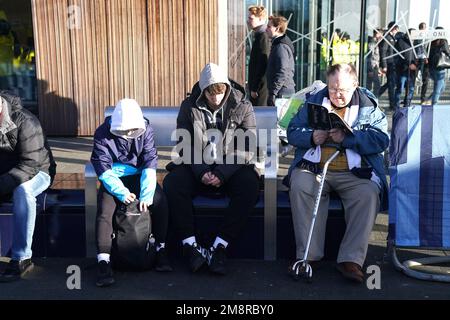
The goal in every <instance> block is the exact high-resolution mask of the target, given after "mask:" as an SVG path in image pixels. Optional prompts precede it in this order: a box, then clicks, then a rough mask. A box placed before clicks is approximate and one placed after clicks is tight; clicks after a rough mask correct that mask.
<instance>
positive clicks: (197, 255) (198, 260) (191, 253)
mask: <svg viewBox="0 0 450 320" xmlns="http://www.w3.org/2000/svg"><path fill="white" fill-rule="evenodd" d="M183 254H184V256H185V257H187V258H188V259H189V268H190V269H191V271H192V272H196V271H197V270H198V269H200V268H201V266H202V265H203V264H204V263H205V262H206V257H205V256H206V254H205V252H204V250H203V249H202V247H200V246H199V245H198V244H197V243H194V244H193V245H189V244H185V245H184V246H183Z"/></svg>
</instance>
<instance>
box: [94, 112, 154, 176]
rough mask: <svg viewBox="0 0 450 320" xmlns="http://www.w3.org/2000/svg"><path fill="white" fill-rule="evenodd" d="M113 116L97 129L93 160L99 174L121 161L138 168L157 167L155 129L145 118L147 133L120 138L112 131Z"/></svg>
mask: <svg viewBox="0 0 450 320" xmlns="http://www.w3.org/2000/svg"><path fill="white" fill-rule="evenodd" d="M110 128H111V117H107V118H106V119H105V122H104V123H103V124H102V125H100V126H99V127H98V128H97V130H95V135H94V149H93V151H92V156H91V162H92V165H93V166H94V169H95V172H96V173H97V176H99V177H100V176H101V175H102V174H103V173H104V172H105V171H107V170H110V169H112V165H113V163H121V164H126V165H130V166H133V167H135V168H138V169H147V168H151V169H155V170H156V168H157V165H158V155H157V151H156V147H155V142H154V133H153V129H152V127H151V126H150V124H149V122H148V120H147V119H145V133H144V134H143V135H141V136H140V137H138V138H136V139H132V140H128V139H124V138H120V137H118V136H115V135H113V134H112V133H111V132H110Z"/></svg>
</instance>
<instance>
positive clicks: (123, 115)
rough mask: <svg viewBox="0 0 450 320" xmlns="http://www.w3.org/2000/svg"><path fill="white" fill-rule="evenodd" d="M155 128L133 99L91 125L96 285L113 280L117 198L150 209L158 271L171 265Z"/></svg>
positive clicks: (120, 102)
mask: <svg viewBox="0 0 450 320" xmlns="http://www.w3.org/2000/svg"><path fill="white" fill-rule="evenodd" d="M157 161H158V156H157V150H156V146H155V143H154V133H153V129H152V127H151V126H150V123H149V121H148V120H147V119H145V118H144V116H143V114H142V110H141V108H140V106H139V104H138V103H137V102H136V101H135V100H133V99H122V100H120V101H119V102H118V103H117V105H116V107H115V109H114V112H113V114H112V116H110V117H107V118H106V119H105V122H104V123H103V124H102V125H100V126H99V127H98V128H97V130H96V131H95V135H94V148H93V150H92V155H91V162H92V165H93V166H94V169H95V172H96V173H97V176H98V178H99V180H100V182H101V187H100V190H99V197H98V199H99V206H98V207H99V210H98V212H97V221H96V241H97V260H98V274H97V282H96V284H97V286H100V287H102V286H108V285H111V284H113V283H114V278H113V273H112V268H111V264H110V254H111V245H112V238H111V235H112V234H113V227H112V221H113V215H114V212H115V210H116V206H117V205H118V204H120V203H125V204H130V203H131V202H133V201H136V200H138V201H139V205H138V206H139V210H140V211H145V210H147V209H149V210H150V211H151V213H152V232H153V234H154V236H155V240H156V243H157V246H156V250H157V254H156V264H155V269H156V270H157V271H171V270H172V268H171V266H170V264H169V260H168V258H167V254H166V251H165V238H166V233H167V224H168V207H167V200H166V198H165V195H164V193H163V191H162V189H161V187H160V186H159V185H158V183H157V179H156V169H157Z"/></svg>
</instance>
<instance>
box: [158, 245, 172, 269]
mask: <svg viewBox="0 0 450 320" xmlns="http://www.w3.org/2000/svg"><path fill="white" fill-rule="evenodd" d="M155 270H156V271H159V272H170V271H173V268H172V266H171V265H170V261H169V257H168V256H167V252H166V249H165V248H161V249H159V251H156V263H155Z"/></svg>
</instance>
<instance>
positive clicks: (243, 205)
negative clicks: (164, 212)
mask: <svg viewBox="0 0 450 320" xmlns="http://www.w3.org/2000/svg"><path fill="white" fill-rule="evenodd" d="M208 189H209V190H214V191H217V189H216V188H215V187H210V186H205V185H203V184H202V183H201V182H200V181H198V180H197V179H196V178H195V176H194V174H193V172H192V169H191V168H190V166H188V165H180V166H176V167H175V168H174V169H173V170H172V171H171V172H170V173H169V174H168V175H167V176H166V178H165V179H164V192H165V193H166V195H167V200H168V202H169V211H170V219H171V222H172V223H173V226H174V228H175V231H176V232H177V233H178V234H179V235H180V236H181V238H182V239H186V238H188V237H191V236H194V235H195V230H194V208H193V206H192V199H193V198H194V197H195V196H196V195H198V194H199V193H200V192H202V191H207V190H208ZM218 190H219V191H221V192H225V193H226V194H227V195H228V196H229V197H230V203H229V205H228V208H227V209H226V211H225V215H224V219H223V221H222V224H221V226H220V228H219V230H218V234H217V235H218V236H219V237H221V238H222V239H224V240H225V241H227V242H231V241H232V240H234V239H235V238H236V237H237V236H238V235H239V232H240V231H241V230H242V228H243V227H244V225H245V222H246V221H247V217H248V215H249V214H250V212H251V211H252V210H253V207H254V206H255V204H256V201H257V199H258V195H259V179H258V176H257V174H256V172H255V171H254V169H253V168H252V166H244V167H242V168H240V169H239V170H238V171H236V172H235V173H234V174H233V176H231V178H230V179H229V180H228V181H227V182H226V183H225V184H224V185H222V186H221V187H220V188H219V189H218Z"/></svg>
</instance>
